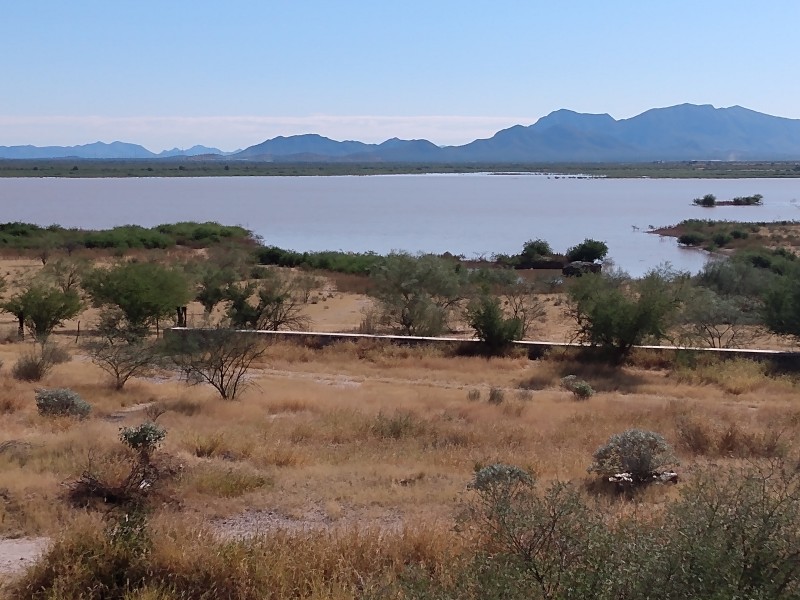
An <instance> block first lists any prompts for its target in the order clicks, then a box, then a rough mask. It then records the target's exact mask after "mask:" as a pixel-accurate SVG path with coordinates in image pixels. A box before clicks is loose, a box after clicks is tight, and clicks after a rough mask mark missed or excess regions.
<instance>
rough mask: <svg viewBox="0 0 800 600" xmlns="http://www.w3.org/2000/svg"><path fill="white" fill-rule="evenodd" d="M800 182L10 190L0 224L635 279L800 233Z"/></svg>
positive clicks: (443, 182)
mask: <svg viewBox="0 0 800 600" xmlns="http://www.w3.org/2000/svg"><path fill="white" fill-rule="evenodd" d="M756 193H760V194H763V196H764V206H761V207H732V206H730V207H728V206H726V207H717V208H713V209H703V208H699V207H695V206H693V205H692V204H691V200H692V198H695V197H698V196H702V195H704V194H715V195H716V196H717V198H719V199H720V200H724V199H730V198H732V197H734V196H746V195H751V194H756ZM798 199H800V180H794V179H735V180H709V179H705V180H698V179H694V180H691V179H690V180H687V179H582V178H565V177H559V178H555V177H548V176H544V175H522V174H521V175H515V174H503V175H493V174H468V175H379V176H366V177H358V176H350V177H216V178H214V177H209V178H189V179H184V178H151V179H47V178H42V179H34V178H21V179H0V221H28V222H33V223H38V224H40V225H50V224H53V223H58V224H60V225H63V226H66V227H83V228H107V227H111V226H114V225H123V224H128V223H133V224H138V225H143V226H153V225H158V224H161V223H171V222H176V221H189V220H191V221H219V222H220V223H225V224H238V225H243V226H244V227H247V228H248V229H251V230H252V231H254V232H255V233H257V234H259V235H261V236H262V237H263V238H264V241H265V243H267V244H274V245H277V246H281V247H284V248H291V249H295V250H301V251H302V250H329V249H331V250H352V251H367V250H373V251H375V252H379V253H385V252H389V251H391V250H407V251H410V252H418V251H424V252H436V253H440V252H445V251H449V252H452V253H454V254H464V255H465V256H467V257H468V258H472V257H475V256H489V255H491V254H492V253H495V252H502V253H508V254H513V253H516V252H518V251H519V250H520V249H521V247H522V244H523V243H524V242H525V241H526V240H528V239H533V238H543V239H546V240H547V241H549V242H550V245H551V246H552V247H553V249H555V250H557V251H564V250H566V249H567V247H569V246H572V245H574V244H576V243H578V242H580V241H582V240H583V239H584V238H587V237H590V238H595V239H599V240H604V241H605V242H607V243H608V245H609V248H610V253H609V254H610V257H611V258H612V259H613V260H614V263H615V264H616V265H617V266H618V267H621V268H623V269H625V270H626V271H628V272H630V273H631V274H632V275H641V274H642V273H644V272H645V271H647V270H648V269H649V268H651V267H654V266H657V265H658V264H660V263H664V262H666V261H669V262H670V263H672V265H673V266H675V267H677V268H680V269H685V270H691V271H696V270H698V269H700V268H701V267H702V265H703V263H704V262H705V260H706V257H705V253H703V252H701V251H697V250H687V249H681V248H679V247H678V246H677V244H676V242H675V241H674V240H673V239H668V238H661V237H659V236H657V235H653V234H648V233H646V231H647V229H648V228H649V227H650V226H654V227H660V226H664V225H670V224H674V223H677V222H678V221H681V220H683V219H687V218H693V217H696V218H713V219H728V220H749V221H777V220H795V219H800V210H799V209H800V204H798Z"/></svg>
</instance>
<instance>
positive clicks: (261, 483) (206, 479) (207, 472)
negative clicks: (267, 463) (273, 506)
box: [184, 464, 273, 498]
mask: <svg viewBox="0 0 800 600" xmlns="http://www.w3.org/2000/svg"><path fill="white" fill-rule="evenodd" d="M185 479H186V481H185V482H184V484H185V485H186V486H188V487H189V488H190V489H193V490H195V491H196V492H199V493H201V494H205V495H208V496H214V497H217V498H238V497H239V496H243V495H244V494H247V493H250V492H253V491H256V490H259V489H263V488H265V487H270V486H272V485H273V480H272V478H271V477H268V476H267V475H265V474H263V473H259V472H257V471H254V470H252V469H248V468H244V467H233V466H231V467H227V468H220V467H219V466H216V465H210V464H208V465H203V466H200V467H196V468H195V469H194V470H193V471H192V472H190V473H189V474H188V475H187V476H186V477H185Z"/></svg>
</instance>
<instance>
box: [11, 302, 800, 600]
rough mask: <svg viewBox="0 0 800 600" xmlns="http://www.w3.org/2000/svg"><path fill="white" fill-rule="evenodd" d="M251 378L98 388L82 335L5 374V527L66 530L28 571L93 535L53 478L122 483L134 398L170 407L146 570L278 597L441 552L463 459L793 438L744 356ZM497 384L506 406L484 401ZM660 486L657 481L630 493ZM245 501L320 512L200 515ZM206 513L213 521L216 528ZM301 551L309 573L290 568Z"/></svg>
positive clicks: (410, 356)
mask: <svg viewBox="0 0 800 600" xmlns="http://www.w3.org/2000/svg"><path fill="white" fill-rule="evenodd" d="M332 300H334V299H331V300H328V301H329V302H330V301H332ZM552 304H553V303H552V302H551V306H552ZM552 308H553V309H555V308H558V307H556V306H552ZM320 310H324V309H320ZM25 348H26V346H25V345H24V344H21V343H6V344H3V345H2V346H0V360H3V361H4V363H5V364H6V365H9V364H13V362H14V360H16V358H18V356H19V355H20V354H21V353H22V352H24V350H25ZM644 367H646V368H644ZM566 375H576V376H578V377H579V378H580V379H584V380H586V381H587V382H588V383H589V384H590V385H591V386H592V387H593V388H594V389H595V390H596V391H597V394H596V395H595V396H593V397H592V398H591V399H590V400H588V401H586V402H580V403H577V402H575V401H574V400H573V398H572V394H571V393H569V392H567V391H564V390H563V389H561V387H560V385H559V383H560V380H561V378H562V377H564V376H566ZM253 377H254V380H255V383H256V384H257V386H253V387H252V388H250V389H248V390H247V391H246V392H245V393H244V394H243V395H242V397H241V400H240V401H237V402H222V401H220V400H219V399H218V398H217V397H216V396H215V393H214V392H213V391H212V390H210V389H208V388H204V387H187V386H185V385H184V384H182V383H180V382H178V381H176V380H173V379H170V378H164V379H160V380H155V379H154V380H147V379H134V380H132V381H131V382H130V383H129V384H128V385H127V386H126V388H125V389H124V390H123V391H121V392H111V391H109V390H108V388H107V386H106V382H105V375H104V373H103V372H102V371H100V370H99V369H97V368H96V367H95V366H94V365H93V364H91V362H89V361H88V360H87V359H86V357H85V356H82V355H81V352H80V350H78V349H77V348H75V349H74V358H73V361H72V362H71V363H69V364H63V365H57V366H56V367H55V368H54V369H53V371H52V372H51V373H50V374H49V375H48V376H47V377H46V378H45V380H44V381H43V382H41V383H37V384H33V383H25V382H18V381H15V380H13V379H12V378H11V377H10V376H9V375H8V369H7V368H6V369H4V370H3V371H1V372H0V499H1V500H2V501H0V537H3V536H11V535H14V536H17V535H40V534H44V535H55V534H57V533H58V532H60V531H62V530H64V528H66V531H67V533H66V534H65V537H64V538H62V541H61V542H60V545H58V546H56V549H55V550H54V553H53V554H51V556H50V557H49V558H48V561H49V562H48V563H47V564H40V565H39V566H37V567H36V568H35V569H34V571H32V572H31V573H30V574H29V575H28V581H29V582H42V581H45V580H46V579H47V578H48V577H53V574H54V573H55V572H56V570H57V569H63V568H68V567H67V566H66V565H67V563H68V560H69V559H70V557H72V558H73V559H74V557H75V555H76V554H75V553H78V554H80V552H81V547H82V546H81V543H82V542H81V537H82V536H83V538H86V539H95V541H97V543H106V542H104V541H102V542H101V541H98V540H97V539H96V538H97V536H98V535H100V532H101V529H102V526H101V524H100V523H99V521H97V519H96V518H95V517H93V516H86V515H84V514H82V513H81V511H78V510H76V509H74V508H71V507H70V505H69V503H67V502H66V501H65V498H64V490H65V488H64V485H63V484H64V483H65V482H69V481H73V480H75V479H76V478H77V477H79V476H80V475H81V473H82V472H83V471H84V470H86V469H87V468H91V470H92V471H93V472H94V473H96V474H97V475H98V476H100V477H103V478H105V479H107V480H109V481H116V480H119V479H120V478H123V477H124V475H125V473H126V469H128V468H129V465H130V462H129V461H130V454H129V453H126V452H125V451H124V449H123V447H122V445H121V444H120V443H119V441H118V430H119V428H120V427H122V426H126V425H133V424H138V423H140V422H142V421H144V420H146V419H147V418H148V416H147V411H146V408H145V407H144V406H143V405H148V404H153V403H156V404H158V405H159V406H161V407H163V408H164V409H165V411H164V412H163V414H161V415H160V416H159V417H158V423H159V424H160V425H162V426H163V427H165V428H166V430H167V431H168V434H167V437H166V440H165V442H164V444H163V447H162V448H161V450H160V451H159V453H160V454H159V456H161V457H162V458H163V459H164V460H165V461H167V462H168V463H169V464H171V465H175V473H176V475H175V476H174V477H171V478H169V479H167V480H165V481H164V482H163V486H164V489H163V493H164V497H168V498H173V499H176V500H177V502H174V503H165V504H163V505H158V506H155V507H154V509H153V510H154V513H153V527H154V528H155V530H156V531H157V532H159V534H158V536H157V539H158V543H157V545H156V546H155V549H154V552H155V558H154V562H153V564H155V565H157V569H160V571H159V573H162V574H164V573H168V572H171V573H176V574H177V575H175V577H176V579H175V580H174V581H175V582H176V584H180V585H194V584H191V583H189V582H188V575H186V573H191V572H194V573H195V574H199V575H197V577H198V578H199V579H198V581H202V580H203V577H208V578H212V577H216V576H217V575H219V574H220V573H226V574H227V575H226V576H230V577H231V578H232V580H233V581H238V582H240V583H241V582H242V581H244V580H245V579H246V578H247V577H252V581H260V582H264V585H266V586H267V587H264V588H262V589H269V590H275V591H274V594H275V595H274V597H284V596H281V593H280V592H281V590H286V589H288V588H287V587H286V586H290V585H294V586H298V585H299V586H318V593H317V596H314V594H311V593H309V594H305V597H343V598H344V597H351V596H352V595H353V589H354V587H353V586H355V585H358V584H357V581H356V580H357V578H355V580H354V579H353V575H352V574H353V573H354V572H356V571H349V573H350V575H348V576H347V577H345V576H344V575H343V574H344V573H346V572H348V571H347V569H343V568H342V567H341V564H344V563H342V562H341V561H345V563H347V564H348V565H352V568H353V569H356V570H357V569H359V568H362V567H363V568H365V569H366V568H376V563H375V562H374V561H383V562H381V563H380V564H381V565H382V567H385V568H387V569H394V568H399V566H398V565H399V564H400V563H403V562H404V561H409V560H420V561H422V562H424V561H426V560H433V559H432V558H431V557H432V556H433V555H435V554H436V553H445V552H446V551H447V549H448V548H455V547H456V544H457V542H456V541H455V538H454V537H453V536H452V535H451V533H450V529H449V528H450V526H451V525H452V516H453V513H454V510H455V506H456V503H455V500H456V499H457V498H459V497H460V496H461V495H462V494H463V492H464V489H465V484H466V483H467V482H468V481H469V480H470V477H471V475H472V473H473V472H474V470H475V468H476V467H481V466H484V465H488V464H491V463H493V462H503V463H509V464H516V465H519V466H521V467H523V468H526V469H529V470H531V471H533V472H535V473H536V474H537V475H538V477H539V478H540V479H542V480H544V481H548V480H553V479H569V480H573V481H578V482H582V481H588V478H589V476H588V474H587V472H586V467H587V466H588V464H589V463H590V462H591V455H592V452H593V451H594V450H595V449H596V448H597V447H598V446H599V445H600V444H602V443H604V442H605V441H606V440H607V439H608V437H609V436H611V435H612V434H614V433H618V432H620V431H622V430H624V429H628V428H631V427H639V428H643V429H650V430H654V431H657V432H659V433H661V434H663V435H664V436H665V437H666V438H667V440H668V441H669V442H670V443H671V444H672V445H673V446H674V447H675V448H676V451H677V453H678V454H679V456H680V457H681V459H682V461H683V467H682V476H684V477H691V473H692V469H693V467H694V465H696V464H703V463H706V462H709V461H713V462H715V463H716V464H726V463H728V462H730V463H734V462H736V461H741V460H745V459H752V458H760V457H771V456H777V455H782V454H784V453H787V452H791V451H792V450H793V449H795V448H796V445H797V441H798V435H799V434H800V407H798V406H797V400H796V398H797V385H796V382H795V381H794V379H793V378H790V377H789V376H785V375H775V374H772V373H770V372H769V371H768V369H766V367H765V366H764V365H760V364H757V363H752V362H749V361H729V362H724V363H703V364H695V365H694V366H691V367H690V366H677V367H676V366H674V364H673V362H672V361H670V362H664V361H663V360H662V359H658V358H657V357H655V356H653V355H652V354H648V353H641V354H640V355H637V356H636V357H634V360H633V361H632V365H627V366H624V367H621V368H611V367H608V366H606V365H603V364H600V363H585V362H580V361H578V360H576V359H575V357H574V355H570V354H569V353H564V354H558V355H553V356H551V357H549V358H546V359H543V360H540V361H529V360H527V359H526V358H523V357H516V358H514V357H511V358H493V359H485V358H480V357H467V356H449V355H447V354H445V353H444V352H442V351H441V350H438V349H435V348H431V347H414V346H392V345H386V344H382V343H378V342H374V341H358V342H345V343H339V344H334V345H330V346H326V347H323V348H317V349H315V348H310V347H306V346H302V345H297V344H290V343H275V344H272V345H270V346H269V348H268V351H267V353H266V354H265V356H264V357H263V358H262V360H261V361H260V363H259V364H258V366H257V369H256V370H255V371H254V373H253ZM36 387H69V388H72V389H74V390H76V391H77V392H78V393H80V394H81V396H82V397H83V398H84V399H86V400H87V401H88V402H89V403H90V404H91V405H92V407H93V410H92V414H91V416H90V418H89V419H86V420H84V421H77V420H72V419H48V418H43V417H41V416H39V415H38V414H37V412H36V406H35V402H34V389H35V388H36ZM492 389H495V390H497V391H496V394H500V395H501V396H502V401H499V402H494V403H493V402H490V401H489V398H490V394H491V390H492ZM471 390H476V391H477V392H478V393H477V394H476V393H474V392H473V393H472V394H470V393H469V392H470V391H471ZM476 396H478V397H477V398H476ZM495 397H496V396H495ZM662 500H663V493H660V492H658V491H656V492H652V493H648V494H646V495H644V496H643V497H642V498H641V501H642V502H644V503H651V504H658V503H660V502H661V501H662ZM259 510H260V511H264V513H265V514H271V515H273V516H274V515H277V516H279V517H280V519H283V521H280V522H281V523H284V522H291V523H295V524H297V525H296V526H297V527H298V528H301V529H302V527H303V524H306V523H309V522H311V521H310V517H309V515H318V514H322V515H323V517H321V518H320V519H321V520H317V521H314V523H316V524H321V525H320V527H318V530H315V531H316V533H315V534H314V535H311V534H309V535H308V537H307V538H303V539H302V540H301V541H298V539H296V537H295V538H292V537H291V536H288V535H287V534H285V533H281V534H276V535H271V536H269V537H265V538H258V539H256V540H254V541H252V542H248V543H237V544H228V545H226V544H225V543H223V542H219V541H218V540H216V538H212V537H210V536H211V533H210V532H209V530H208V529H204V528H198V526H197V523H198V522H200V521H204V522H207V523H212V524H214V523H217V521H216V520H217V519H222V518H232V519H237V518H239V517H240V516H241V515H244V514H248V511H259ZM609 510H625V508H624V506H617V505H616V504H609ZM276 518H277V517H276ZM356 524H358V526H356ZM418 525H419V528H417V529H414V527H416V526H418ZM260 526H261V525H259V522H256V523H255V525H253V527H256V528H257V527H260ZM263 526H264V527H265V528H267V529H269V530H270V531H272V529H274V528H275V527H276V525H275V524H274V522H269V523H266V524H264V525H263ZM373 526H374V527H375V529H373ZM216 527H217V528H216V535H220V534H222V535H224V534H226V533H230V532H227V531H226V530H225V527H224V526H223V525H219V526H216ZM315 527H316V525H315ZM405 527H410V528H411V529H410V530H409V531H406V529H405ZM340 528H342V529H340ZM93 536H94V537H93ZM295 536H296V532H295ZM189 540H191V541H189ZM198 540H199V541H198ZM337 557H338V558H337ZM336 560H338V561H340V562H338V563H337V562H336ZM259 561H262V562H263V564H262V562H259ZM313 561H317V562H313ZM348 561H350V562H348ZM364 561H372V562H369V563H368V564H367V563H365V562H364ZM310 564H315V565H320V567H319V569H320V570H319V571H317V570H313V572H311V573H305V574H303V573H300V572H299V571H300V570H299V569H298V568H297V567H298V566H302V565H310ZM437 564H438V563H437ZM337 565H338V566H337ZM365 565H366V566H365ZM69 568H72V569H76V570H80V569H82V568H84V567H83V566H81V565H73V566H72V567H69ZM348 568H350V567H348ZM326 569H328V570H327V571H326ZM84 575H85V576H86V577H89V576H90V573H89V572H88V571H87V572H86V573H84ZM77 580H80V573H78V574H76V581H77ZM209 580H210V579H209ZM154 581H156V580H154ZM154 585H155V584H154ZM198 585H199V584H198ZM304 589H310V588H304ZM159 593H160V592H159V590H158V589H157V587H153V589H152V595H151V596H148V595H147V594H145V593H143V594H140V596H137V597H142V598H147V597H152V598H162V597H171V596H168V595H163V596H161V595H159ZM20 597H23V596H20ZM64 597H71V596H70V595H69V594H68V593H67V592H65V595H64Z"/></svg>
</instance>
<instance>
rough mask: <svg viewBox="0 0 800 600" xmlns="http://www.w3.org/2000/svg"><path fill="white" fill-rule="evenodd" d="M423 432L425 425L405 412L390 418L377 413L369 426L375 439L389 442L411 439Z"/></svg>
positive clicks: (397, 413) (413, 415) (414, 416)
mask: <svg viewBox="0 0 800 600" xmlns="http://www.w3.org/2000/svg"><path fill="white" fill-rule="evenodd" d="M424 430H425V423H424V422H422V421H420V419H419V417H417V416H416V415H415V414H413V413H410V412H406V411H397V412H395V414H393V415H390V416H387V415H386V414H384V413H383V412H379V413H378V414H377V416H376V417H375V420H374V421H373V422H372V425H371V426H370V431H371V432H372V434H373V435H374V436H375V437H378V438H380V439H391V440H399V439H402V438H406V437H413V436H415V435H418V434H420V433H422V432H423V431H424Z"/></svg>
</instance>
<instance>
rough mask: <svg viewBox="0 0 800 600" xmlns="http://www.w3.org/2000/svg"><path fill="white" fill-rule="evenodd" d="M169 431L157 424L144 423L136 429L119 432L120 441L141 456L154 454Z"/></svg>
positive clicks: (124, 428)
mask: <svg viewBox="0 0 800 600" xmlns="http://www.w3.org/2000/svg"><path fill="white" fill-rule="evenodd" d="M166 436H167V431H166V430H165V429H164V428H163V427H159V426H158V425H156V424H155V423H150V422H147V423H142V424H141V425H137V426H135V427H123V428H122V429H120V431H119V439H120V441H121V442H122V443H123V444H125V445H126V446H127V447H128V448H130V449H131V450H134V451H136V452H139V453H141V454H148V455H149V454H152V453H153V452H154V451H155V450H156V449H157V448H158V446H159V445H161V442H163V441H164V438H165V437H166Z"/></svg>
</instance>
